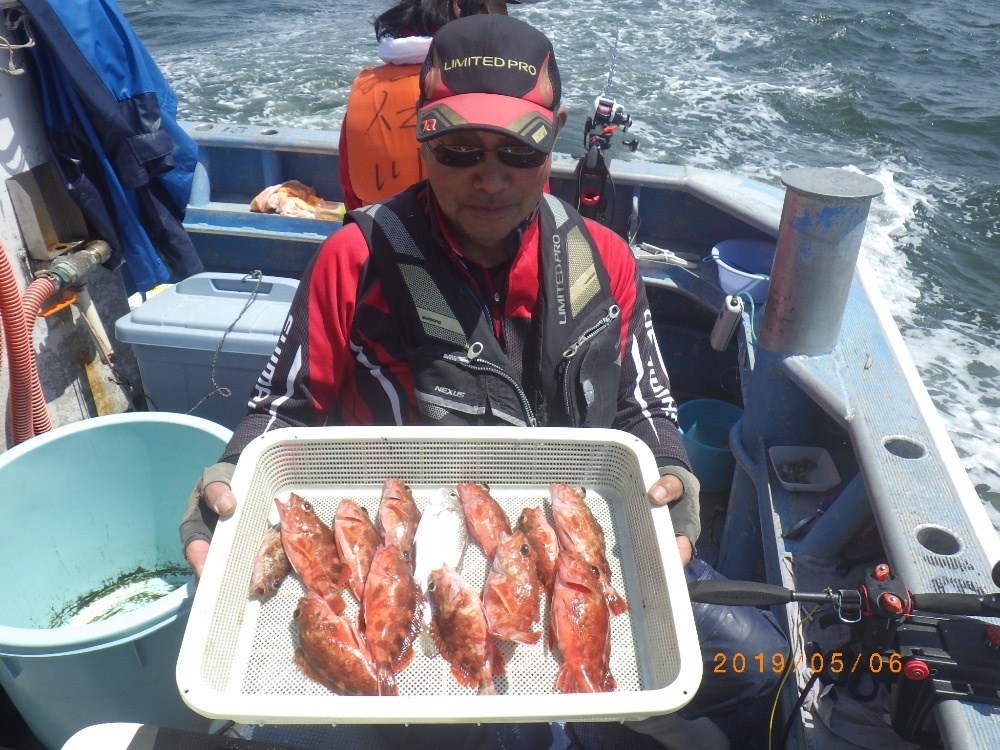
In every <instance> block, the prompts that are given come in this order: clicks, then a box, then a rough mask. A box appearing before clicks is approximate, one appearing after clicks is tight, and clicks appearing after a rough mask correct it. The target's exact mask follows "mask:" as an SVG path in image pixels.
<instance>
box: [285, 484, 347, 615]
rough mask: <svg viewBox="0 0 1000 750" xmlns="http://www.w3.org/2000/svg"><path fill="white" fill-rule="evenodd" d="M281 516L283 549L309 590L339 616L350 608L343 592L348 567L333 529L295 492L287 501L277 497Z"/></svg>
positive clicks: (310, 504)
mask: <svg viewBox="0 0 1000 750" xmlns="http://www.w3.org/2000/svg"><path fill="white" fill-rule="evenodd" d="M274 504H275V505H277V506H278V513H279V515H280V516H281V546H282V547H283V548H284V550H285V554H286V555H288V560H289V562H291V564H292V568H294V569H295V572H296V573H298V575H299V578H301V579H302V583H304V584H305V586H306V588H308V589H309V590H310V591H313V592H315V593H317V594H319V595H320V596H321V597H323V598H324V599H325V600H326V602H327V604H329V605H330V609H332V610H333V611H334V612H336V613H337V614H338V615H339V614H340V613H341V612H343V611H344V608H345V607H346V606H347V604H346V602H345V601H344V597H343V596H342V595H341V592H342V591H343V590H344V587H345V586H346V585H347V579H348V570H347V566H346V565H344V562H343V561H342V560H341V559H340V553H339V552H337V540H336V539H335V538H334V534H333V529H331V528H330V527H329V526H327V525H326V524H325V523H323V522H322V521H321V520H320V519H319V516H317V515H316V511H315V509H314V508H313V505H312V503H310V502H309V501H308V500H305V499H303V498H301V497H299V496H298V495H296V494H295V493H294V492H292V493H290V494H289V497H288V499H287V500H281V499H279V498H274Z"/></svg>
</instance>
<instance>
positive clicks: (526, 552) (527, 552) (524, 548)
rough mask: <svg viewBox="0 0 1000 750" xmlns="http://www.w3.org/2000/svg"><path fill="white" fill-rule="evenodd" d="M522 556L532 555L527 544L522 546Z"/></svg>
mask: <svg viewBox="0 0 1000 750" xmlns="http://www.w3.org/2000/svg"><path fill="white" fill-rule="evenodd" d="M521 554H522V555H530V554H531V547H530V546H528V545H527V544H522V545H521Z"/></svg>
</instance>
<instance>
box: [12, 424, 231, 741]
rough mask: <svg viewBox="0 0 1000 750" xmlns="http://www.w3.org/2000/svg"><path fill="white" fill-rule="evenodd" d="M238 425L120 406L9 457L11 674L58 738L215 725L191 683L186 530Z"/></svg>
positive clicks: (46, 731)
mask: <svg viewBox="0 0 1000 750" xmlns="http://www.w3.org/2000/svg"><path fill="white" fill-rule="evenodd" d="M229 435H230V431H229V430H227V429H226V428H224V427H222V426H220V425H217V424H215V423H214V422H210V421H208V420H205V419H201V418H199V417H191V416H187V415H183V414H155V413H130V414H116V415H112V416H106V417H95V418H93V419H87V420H83V421H81V422H76V423H74V424H71V425H67V426H64V427H60V428H58V429H56V430H53V431H52V432H49V433H45V434H43V435H40V436H38V437H35V438H32V439H31V440H28V441H26V442H24V443H22V444H20V445H18V446H16V447H14V448H11V449H10V450H8V451H6V452H5V453H3V454H0V487H3V496H2V498H0V511H2V513H3V518H4V523H3V524H0V578H2V580H3V581H4V584H3V586H0V684H2V685H3V687H4V690H5V691H6V692H7V694H8V696H9V697H10V699H11V701H12V702H13V703H14V705H15V706H16V707H17V709H18V711H19V712H20V714H21V716H22V717H23V718H24V720H25V722H26V723H27V724H28V726H29V728H30V729H31V730H32V732H34V734H35V735H36V736H37V737H38V739H39V740H40V741H41V742H42V744H44V745H45V746H46V747H48V748H53V749H55V748H59V747H61V746H62V745H63V743H64V742H66V740H67V739H69V737H70V736H72V735H73V734H74V733H75V732H77V731H78V730H80V729H82V728H84V727H86V726H90V725H92V724H98V723H105V722H121V721H126V722H138V723H151V724H157V725H160V726H165V727H171V728H176V729H190V730H197V731H205V730H207V729H209V728H210V725H211V722H210V720H209V719H206V718H205V717H202V716H200V715H198V714H196V713H194V712H193V711H191V710H190V709H189V708H188V707H187V706H186V705H185V704H184V702H183V701H182V700H181V698H180V695H179V694H178V691H177V682H176V677H175V671H176V665H177V654H178V652H179V651H180V644H181V640H182V637H183V634H184V627H185V625H186V624H187V618H188V612H189V611H190V608H191V601H192V599H193V596H194V584H193V581H192V580H191V574H190V570H189V569H188V567H187V563H186V562H185V560H184V557H183V554H182V551H181V546H180V538H179V536H178V531H177V529H178V525H179V522H180V518H181V515H182V514H183V510H184V504H185V502H186V499H187V496H188V494H189V493H190V491H191V488H192V487H193V486H194V484H195V482H196V481H197V478H198V476H199V475H200V473H201V470H202V469H203V468H204V467H205V466H207V465H210V464H212V463H213V462H215V461H216V460H217V458H218V457H219V455H220V454H221V453H222V450H223V448H224V447H225V444H226V441H227V440H228V438H229Z"/></svg>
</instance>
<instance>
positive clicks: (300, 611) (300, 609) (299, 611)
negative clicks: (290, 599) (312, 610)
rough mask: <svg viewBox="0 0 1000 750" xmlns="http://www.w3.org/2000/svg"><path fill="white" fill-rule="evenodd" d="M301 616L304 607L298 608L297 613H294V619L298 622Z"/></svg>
mask: <svg viewBox="0 0 1000 750" xmlns="http://www.w3.org/2000/svg"><path fill="white" fill-rule="evenodd" d="M301 614H302V607H296V608H295V611H294V612H292V618H294V619H296V620H297V619H298V618H299V615H301Z"/></svg>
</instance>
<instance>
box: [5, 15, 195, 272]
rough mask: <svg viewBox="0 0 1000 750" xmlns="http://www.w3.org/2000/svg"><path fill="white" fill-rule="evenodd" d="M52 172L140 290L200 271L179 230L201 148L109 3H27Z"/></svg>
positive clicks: (146, 54)
mask: <svg viewBox="0 0 1000 750" xmlns="http://www.w3.org/2000/svg"><path fill="white" fill-rule="evenodd" d="M21 4H22V5H23V6H24V8H25V9H26V10H27V11H28V15H29V16H30V18H31V24H32V27H33V28H34V30H35V32H36V37H37V44H36V46H35V48H34V49H33V50H32V58H33V60H34V63H35V73H36V76H37V80H38V84H39V92H40V95H41V106H42V110H43V112H44V115H45V122H46V127H47V129H48V133H49V141H50V144H51V146H52V151H53V154H54V156H55V165H56V167H57V169H58V170H59V172H60V174H61V175H62V178H63V181H64V183H65V185H66V187H67V189H68V190H69V192H70V194H71V195H72V196H73V198H74V200H75V201H76V203H77V204H78V205H79V206H80V209H81V211H82V212H83V215H84V216H85V217H86V219H87V221H88V223H89V224H90V226H91V229H92V230H93V231H94V232H95V233H96V234H97V235H99V236H100V237H101V238H102V239H104V240H106V241H107V242H108V243H109V244H110V245H111V247H112V250H113V251H114V256H113V259H112V263H115V264H120V263H121V261H122V260H124V261H125V266H124V270H125V271H126V272H127V276H128V277H131V280H132V281H133V282H134V284H135V287H136V289H138V290H139V291H143V292H144V291H147V290H149V289H151V288H153V287H154V286H156V285H157V284H162V283H164V282H166V281H168V280H170V279H171V278H178V277H179V278H183V277H186V276H190V275H191V274H194V273H198V272H200V271H202V270H203V266H202V263H201V260H200V259H199V257H198V255H197V253H196V251H195V249H194V246H193V244H192V243H191V239H190V238H189V237H188V235H187V233H186V232H185V231H184V228H183V226H182V224H181V222H182V219H183V212H184V209H185V207H186V206H187V202H188V198H189V196H190V193H191V182H192V180H193V177H194V169H195V165H196V163H197V158H198V147H197V145H196V144H195V143H194V141H193V140H191V138H190V137H189V136H188V135H187V134H186V133H185V132H184V131H183V130H182V129H181V128H180V126H179V125H178V124H177V122H176V114H177V97H176V95H175V94H174V91H173V89H171V87H170V85H169V84H168V83H167V81H166V79H165V78H164V77H163V74H162V73H161V72H160V70H159V68H157V66H156V63H155V62H153V59H152V57H151V56H150V55H149V52H148V51H147V50H146V48H145V47H144V46H143V44H142V42H141V41H139V38H138V37H137V36H136V34H135V32H134V31H133V29H132V28H131V26H130V25H129V23H128V21H127V20H126V19H125V17H124V16H123V15H122V13H121V10H120V9H119V8H118V6H117V5H116V4H115V3H114V2H113V0H22V2H21Z"/></svg>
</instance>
